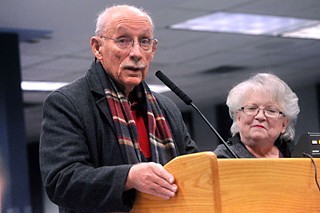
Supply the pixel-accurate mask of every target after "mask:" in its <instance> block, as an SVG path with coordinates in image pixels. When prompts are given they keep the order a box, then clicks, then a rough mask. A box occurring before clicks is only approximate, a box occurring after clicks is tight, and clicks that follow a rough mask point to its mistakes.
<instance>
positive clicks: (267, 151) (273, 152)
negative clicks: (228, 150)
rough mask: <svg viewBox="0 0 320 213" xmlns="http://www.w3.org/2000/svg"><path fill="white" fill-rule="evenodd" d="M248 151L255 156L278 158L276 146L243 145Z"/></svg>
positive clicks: (278, 152)
mask: <svg viewBox="0 0 320 213" xmlns="http://www.w3.org/2000/svg"><path fill="white" fill-rule="evenodd" d="M245 146H246V148H247V149H248V150H249V152H250V153H251V154H252V155H253V156H255V157H256V158H279V156H280V155H279V154H280V151H279V149H278V147H276V146H274V145H273V146H272V147H257V146H254V147H250V146H247V145H245Z"/></svg>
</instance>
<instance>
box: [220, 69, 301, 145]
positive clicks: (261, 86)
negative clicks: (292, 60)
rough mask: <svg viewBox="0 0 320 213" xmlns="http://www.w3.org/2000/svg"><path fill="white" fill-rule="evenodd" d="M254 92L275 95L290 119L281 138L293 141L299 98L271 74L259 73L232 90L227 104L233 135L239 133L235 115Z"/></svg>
mask: <svg viewBox="0 0 320 213" xmlns="http://www.w3.org/2000/svg"><path fill="white" fill-rule="evenodd" d="M252 91H261V92H268V93H269V94H272V95H273V97H274V99H275V101H276V102H277V103H278V104H279V105H280V107H281V110H282V112H283V114H284V115H285V116H286V117H287V118H288V119H289V123H288V126H287V129H286V130H285V132H284V133H283V134H281V135H280V138H281V139H284V140H293V138H294V136H295V129H294V126H295V124H296V121H297V119H298V114H299V112H300V108H299V105H298V97H297V95H296V94H295V93H294V92H293V91H292V90H291V89H290V87H289V86H288V85H287V84H286V83H285V82H284V81H282V80H281V79H280V78H278V77H277V76H276V75H274V74H271V73H258V74H256V75H254V76H252V77H250V78H249V79H247V80H245V81H243V82H241V83H239V84H237V85H236V86H234V87H233V88H232V89H231V90H230V92H229V94H228V97H227V102H226V103H227V106H228V107H229V114H230V117H231V118H232V120H233V123H232V126H231V128H230V131H231V133H232V135H233V136H234V135H235V134H237V133H238V132H239V127H238V125H237V121H236V116H235V113H236V112H237V111H239V109H240V108H241V107H242V104H243V101H244V100H245V98H246V95H248V93H249V92H252Z"/></svg>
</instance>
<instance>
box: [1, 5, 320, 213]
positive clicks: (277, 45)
mask: <svg viewBox="0 0 320 213" xmlns="http://www.w3.org/2000/svg"><path fill="white" fill-rule="evenodd" d="M122 3H126V4H130V5H135V6H137V7H143V8H144V9H145V10H146V11H147V12H149V13H150V15H151V17H152V18H153V21H154V24H155V37H156V38H157V39H158V40H159V43H158V49H157V53H156V56H155V58H154V60H153V63H152V66H151V68H150V71H149V75H148V77H147V80H146V81H147V82H148V83H149V84H150V85H152V86H153V88H157V87H162V86H163V84H162V83H161V82H160V80H158V79H157V78H156V77H155V76H154V74H155V72H156V71H157V70H161V71H162V72H163V73H165V74H166V75H167V76H168V77H169V78H170V79H171V80H172V81H173V82H175V83H176V84H177V85H178V86H179V87H180V88H181V89H182V90H183V91H184V92H185V93H186V94H188V95H189V96H190V98H191V99H192V100H193V103H194V104H195V105H196V106H198V108H199V109H200V110H201V111H202V113H203V114H204V115H205V116H206V117H207V119H208V120H209V121H210V122H211V124H212V125H213V126H214V127H215V128H216V129H217V131H218V132H219V133H220V134H221V136H222V137H223V138H224V139H225V140H227V138H228V137H229V136H230V133H229V128H230V124H231V120H230V118H229V115H228V111H227V107H226V105H225V100H226V96H227V94H228V91H229V90H230V89H231V88H232V86H233V85H234V84H236V83H239V82H240V81H242V80H244V79H247V78H248V77H249V76H251V75H252V74H253V73H257V72H273V73H274V74H276V75H278V76H279V77H280V78H282V79H283V80H284V81H285V82H287V83H288V85H289V86H290V87H291V88H292V89H293V90H294V92H296V94H297V95H298V97H299V104H300V107H301V113H300V115H299V118H298V122H297V125H296V140H295V141H297V140H298V139H299V137H300V136H301V135H302V134H304V133H306V132H319V126H320V122H319V120H320V114H319V109H320V104H319V103H320V40H319V35H320V13H319V9H320V1H318V0H304V1H301V0H224V1H222V0H197V1H193V0H170V1H160V0H157V1H147V0H131V1H124V0H123V1H99V0H96V1H89V0H68V1H62V0H55V1H48V0H29V1H18V0H2V1H1V7H0V34H2V35H4V36H2V37H1V38H2V39H1V42H0V45H1V46H0V49H2V52H1V57H0V60H1V62H0V64H1V67H2V68H0V72H1V85H0V89H1V90H0V92H1V93H0V103H1V107H0V122H1V123H0V133H1V134H0V139H1V149H2V151H1V152H2V154H1V155H2V158H3V162H4V164H5V166H4V167H5V168H6V170H7V174H6V176H7V179H8V180H10V181H7V185H8V190H7V192H6V193H7V194H6V199H5V200H6V201H5V202H6V205H5V208H6V210H7V212H8V211H11V212H40V213H41V212H48V213H54V212H57V207H56V206H55V205H54V204H52V203H51V202H50V201H48V199H47V197H46V195H45V193H44V191H43V188H42V185H41V178H40V173H39V166H38V148H39V133H40V125H41V119H42V104H43V101H44V99H45V97H46V96H47V95H48V93H49V92H50V91H52V90H53V89H54V88H57V87H59V86H61V85H63V84H66V83H69V82H71V81H73V80H75V79H76V78H78V77H80V76H82V75H84V74H85V72H86V71H87V69H88V68H89V66H90V64H91V62H92V60H93V59H94V57H93V55H92V53H91V49H90V45H89V40H90V37H91V36H92V35H93V34H94V30H95V20H96V17H97V13H98V12H100V11H102V10H103V9H104V8H105V7H107V6H112V5H114V4H122ZM8 35H9V36H8ZM11 35H17V40H15V39H14V36H13V40H12V36H11ZM15 41H17V42H15ZM15 45H16V46H15ZM6 48H7V49H8V50H9V51H11V50H12V51H13V52H14V53H13V54H12V55H11V54H10V53H9V51H7V50H6ZM0 51H1V50H0ZM39 83H48V84H45V85H44V86H43V85H42V84H40V87H39ZM41 86H42V87H41ZM20 89H21V90H20ZM162 89H164V90H162V91H165V92H163V94H164V95H166V96H168V97H170V98H171V99H173V100H174V102H175V103H176V104H177V105H178V107H179V108H180V109H181V111H182V113H183V116H184V119H185V121H186V123H187V126H188V128H189V130H190V132H191V134H192V137H193V139H194V140H195V141H196V142H197V144H198V146H199V148H200V149H201V150H202V151H208V150H209V151H212V150H213V149H214V148H215V147H216V146H217V144H219V142H220V141H219V139H218V137H217V136H216V135H215V134H214V133H213V132H212V131H211V130H210V129H209V128H208V126H207V125H206V124H205V123H204V122H203V121H202V119H201V118H200V116H199V115H198V114H197V113H196V112H195V111H194V109H193V108H191V106H187V105H185V104H184V103H183V102H182V101H181V100H180V99H179V98H178V97H177V96H176V95H175V94H173V93H172V92H171V91H169V90H167V88H162ZM20 111H21V113H20ZM19 113H20V114H19ZM13 130H14V132H13ZM17 132H18V133H17ZM20 187H21V188H20ZM4 212H6V211H4Z"/></svg>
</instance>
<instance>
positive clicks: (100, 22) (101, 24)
mask: <svg viewBox="0 0 320 213" xmlns="http://www.w3.org/2000/svg"><path fill="white" fill-rule="evenodd" d="M117 8H127V9H131V10H134V11H136V12H137V13H141V14H144V15H145V16H146V17H147V18H148V19H149V21H150V23H151V26H152V32H153V31H154V25H153V21H152V19H151V17H150V15H149V14H148V13H147V12H146V11H145V10H144V9H143V8H137V7H135V6H131V5H126V4H123V5H115V6H112V7H107V8H105V9H104V10H103V11H101V12H100V13H98V18H97V20H96V22H97V23H96V30H95V35H99V34H101V33H102V32H104V31H106V30H108V28H107V27H108V19H107V18H106V17H108V15H109V13H112V11H113V10H114V9H117ZM106 28H107V29H106Z"/></svg>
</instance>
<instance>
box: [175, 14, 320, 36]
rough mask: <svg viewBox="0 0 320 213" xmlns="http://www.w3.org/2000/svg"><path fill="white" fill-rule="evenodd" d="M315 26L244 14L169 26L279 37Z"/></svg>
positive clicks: (213, 17) (303, 22)
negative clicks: (285, 33)
mask: <svg viewBox="0 0 320 213" xmlns="http://www.w3.org/2000/svg"><path fill="white" fill-rule="evenodd" d="M315 24H320V21H319V20H309V19H298V18H292V17H280V16H268V15H257V14H246V13H229V12H216V13H212V14H209V15H205V16H201V17H198V18H194V19H190V20H187V21H184V22H181V23H177V24H174V25H172V26H171V28H172V29H185V30H194V31H210V32H226V33H240V34H247V35H270V36H279V35H281V34H283V33H284V32H288V31H293V30H297V29H301V28H305V27H309V26H312V25H315Z"/></svg>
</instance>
